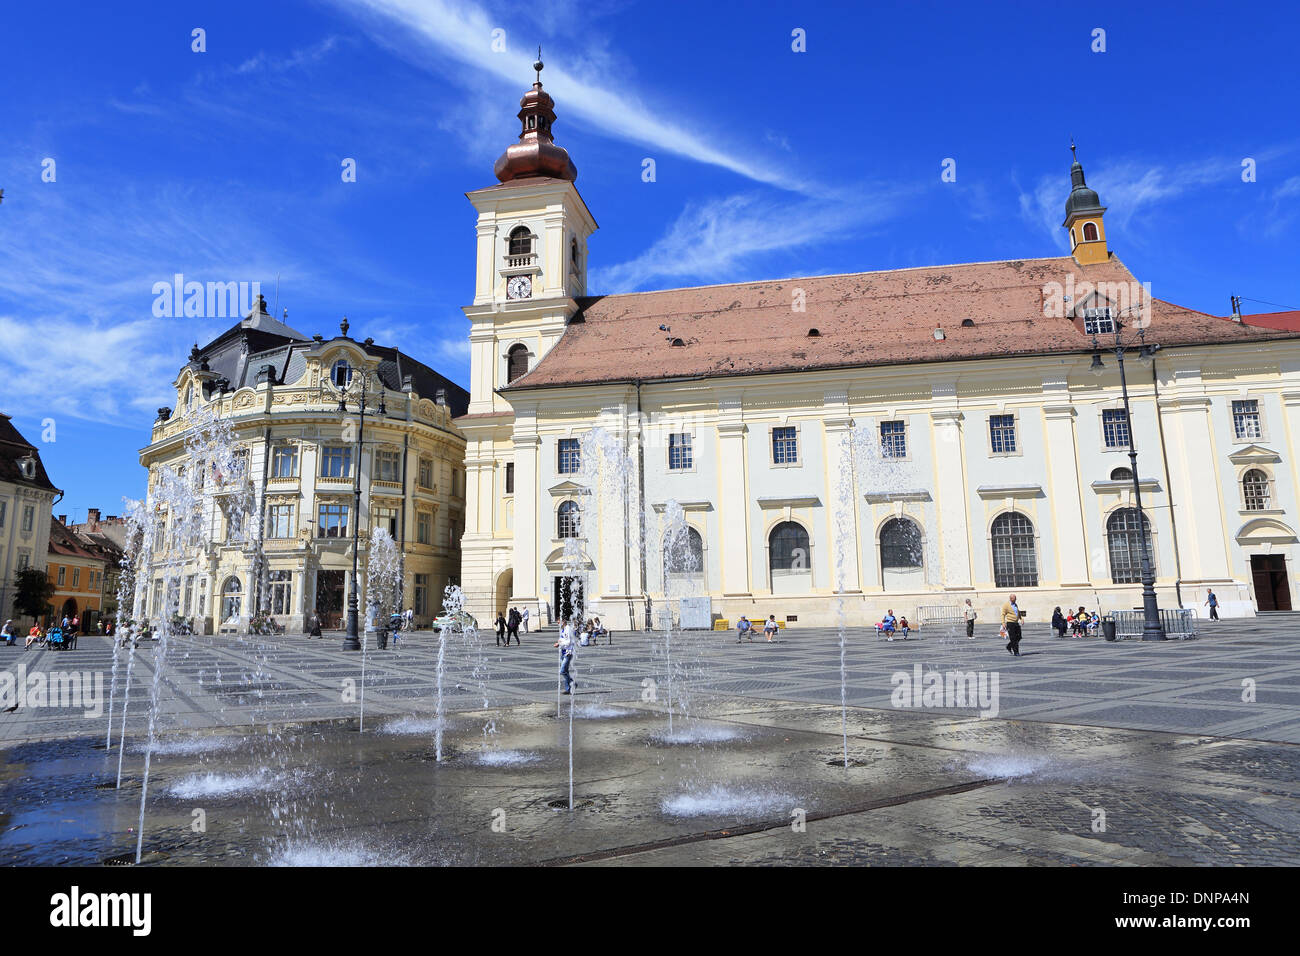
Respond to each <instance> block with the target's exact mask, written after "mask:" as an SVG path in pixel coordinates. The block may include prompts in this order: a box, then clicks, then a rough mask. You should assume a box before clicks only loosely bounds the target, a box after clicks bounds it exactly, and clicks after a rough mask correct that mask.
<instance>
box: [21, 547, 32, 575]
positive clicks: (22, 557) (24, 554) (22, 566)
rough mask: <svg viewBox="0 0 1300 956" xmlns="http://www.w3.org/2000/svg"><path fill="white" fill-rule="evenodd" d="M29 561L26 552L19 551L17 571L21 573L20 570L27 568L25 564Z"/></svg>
mask: <svg viewBox="0 0 1300 956" xmlns="http://www.w3.org/2000/svg"><path fill="white" fill-rule="evenodd" d="M29 560H31V558H30V556H29V555H28V554H27V552H26V551H19V552H18V570H19V571H21V570H23V568H25V567H27V562H28V561H29Z"/></svg>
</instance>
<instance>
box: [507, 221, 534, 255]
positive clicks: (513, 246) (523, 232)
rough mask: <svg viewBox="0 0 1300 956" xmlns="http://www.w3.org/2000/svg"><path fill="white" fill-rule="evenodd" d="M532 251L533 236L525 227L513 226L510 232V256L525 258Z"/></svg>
mask: <svg viewBox="0 0 1300 956" xmlns="http://www.w3.org/2000/svg"><path fill="white" fill-rule="evenodd" d="M532 251H533V234H532V233H531V232H529V231H528V227H527V226H515V228H513V229H511V230H510V253H509V254H510V255H512V256H527V255H531V254H532Z"/></svg>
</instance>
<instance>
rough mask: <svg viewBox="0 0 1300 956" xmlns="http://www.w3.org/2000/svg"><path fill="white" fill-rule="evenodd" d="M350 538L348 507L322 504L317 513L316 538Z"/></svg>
mask: <svg viewBox="0 0 1300 956" xmlns="http://www.w3.org/2000/svg"><path fill="white" fill-rule="evenodd" d="M347 536H348V506H347V505H344V504H322V505H321V506H320V508H319V510H318V512H317V522H316V537H318V538H346V537H347Z"/></svg>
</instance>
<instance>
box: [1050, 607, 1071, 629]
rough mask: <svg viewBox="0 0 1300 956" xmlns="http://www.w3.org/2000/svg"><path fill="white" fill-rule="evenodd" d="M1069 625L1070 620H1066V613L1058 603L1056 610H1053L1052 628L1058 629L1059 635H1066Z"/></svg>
mask: <svg viewBox="0 0 1300 956" xmlns="http://www.w3.org/2000/svg"><path fill="white" fill-rule="evenodd" d="M1068 626H1069V622H1068V621H1066V619H1065V615H1064V614H1062V613H1061V607H1060V605H1057V607H1056V610H1054V611H1053V612H1052V630H1054V631H1056V636H1057V637H1065V629H1066V628H1067V627H1068Z"/></svg>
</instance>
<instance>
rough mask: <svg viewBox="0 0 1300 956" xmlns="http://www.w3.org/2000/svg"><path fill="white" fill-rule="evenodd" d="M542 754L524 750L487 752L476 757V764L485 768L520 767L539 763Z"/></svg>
mask: <svg viewBox="0 0 1300 956" xmlns="http://www.w3.org/2000/svg"><path fill="white" fill-rule="evenodd" d="M541 759H542V757H541V755H540V754H535V753H532V752H531V751H524V750H485V751H483V752H482V753H480V754H477V755H476V756H475V757H474V762H475V763H477V764H482V765H483V766H484V767H518V766H521V765H522V764H528V763H537V762H538V761H540V760H541Z"/></svg>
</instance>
